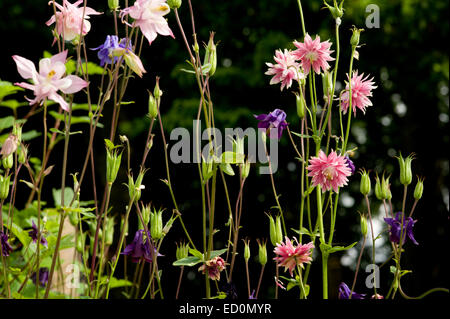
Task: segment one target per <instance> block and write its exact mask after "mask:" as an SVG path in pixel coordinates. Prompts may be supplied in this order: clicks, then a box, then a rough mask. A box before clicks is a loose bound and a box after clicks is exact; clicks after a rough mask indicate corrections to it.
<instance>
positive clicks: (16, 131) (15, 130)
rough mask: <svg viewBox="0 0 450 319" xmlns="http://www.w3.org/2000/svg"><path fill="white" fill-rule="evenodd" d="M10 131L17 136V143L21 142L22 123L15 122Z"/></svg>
mask: <svg viewBox="0 0 450 319" xmlns="http://www.w3.org/2000/svg"><path fill="white" fill-rule="evenodd" d="M12 133H13V134H14V135H15V136H17V143H18V144H20V143H21V142H22V125H21V124H19V123H15V124H14V126H13V131H12Z"/></svg>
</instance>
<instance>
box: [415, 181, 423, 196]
mask: <svg viewBox="0 0 450 319" xmlns="http://www.w3.org/2000/svg"><path fill="white" fill-rule="evenodd" d="M422 194H423V178H420V177H418V180H417V184H416V189H415V190H414V199H415V200H419V199H421V198H422Z"/></svg>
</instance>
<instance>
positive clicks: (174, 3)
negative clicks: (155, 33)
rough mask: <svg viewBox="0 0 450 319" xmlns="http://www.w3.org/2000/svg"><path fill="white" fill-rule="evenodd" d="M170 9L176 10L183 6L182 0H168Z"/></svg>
mask: <svg viewBox="0 0 450 319" xmlns="http://www.w3.org/2000/svg"><path fill="white" fill-rule="evenodd" d="M167 4H168V5H169V7H170V9H172V10H175V9H178V8H179V7H181V0H167Z"/></svg>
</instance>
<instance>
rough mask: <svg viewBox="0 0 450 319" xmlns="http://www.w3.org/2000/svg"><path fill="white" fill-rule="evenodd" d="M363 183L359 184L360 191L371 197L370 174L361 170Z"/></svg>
mask: <svg viewBox="0 0 450 319" xmlns="http://www.w3.org/2000/svg"><path fill="white" fill-rule="evenodd" d="M360 173H361V183H360V184H359V190H360V192H361V194H363V195H364V196H367V195H369V193H370V188H371V185H370V178H369V173H367V172H366V170H364V169H363V170H361V172H360Z"/></svg>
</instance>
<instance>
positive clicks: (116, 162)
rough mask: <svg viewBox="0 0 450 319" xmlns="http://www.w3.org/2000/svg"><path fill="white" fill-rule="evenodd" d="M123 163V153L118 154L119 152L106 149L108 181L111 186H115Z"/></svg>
mask: <svg viewBox="0 0 450 319" xmlns="http://www.w3.org/2000/svg"><path fill="white" fill-rule="evenodd" d="M121 161H122V153H120V154H118V152H117V150H109V148H107V149H106V180H107V181H108V183H109V184H113V183H114V181H115V180H116V178H117V173H118V172H119V168H120V162H121Z"/></svg>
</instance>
